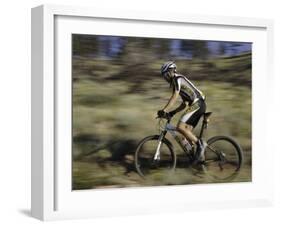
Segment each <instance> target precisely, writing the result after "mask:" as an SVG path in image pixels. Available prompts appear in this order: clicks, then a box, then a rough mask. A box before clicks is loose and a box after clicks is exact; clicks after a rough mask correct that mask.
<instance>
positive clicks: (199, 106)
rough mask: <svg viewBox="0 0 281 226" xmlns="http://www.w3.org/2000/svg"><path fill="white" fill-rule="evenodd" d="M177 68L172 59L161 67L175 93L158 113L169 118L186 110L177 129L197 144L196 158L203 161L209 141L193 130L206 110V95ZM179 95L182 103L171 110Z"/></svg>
mask: <svg viewBox="0 0 281 226" xmlns="http://www.w3.org/2000/svg"><path fill="white" fill-rule="evenodd" d="M176 69H177V66H176V64H175V63H174V62H172V61H168V62H166V63H164V64H163V66H162V67H161V74H162V76H163V77H164V79H165V80H166V81H167V82H168V83H169V84H170V87H171V88H172V89H173V95H172V96H171V98H170V100H169V101H168V103H167V104H166V106H165V107H164V108H163V109H162V110H159V111H158V113H157V114H158V116H159V117H165V118H167V117H173V116H174V115H175V114H176V113H178V112H180V111H182V110H185V111H184V113H183V115H182V116H181V118H180V120H179V122H178V124H177V130H178V131H179V132H180V133H181V134H182V135H184V136H185V137H186V139H187V140H189V141H190V142H191V143H192V144H196V153H195V159H196V161H198V162H201V163H203V162H204V160H205V157H204V152H205V148H206V146H207V143H206V142H205V141H203V140H202V139H198V138H197V137H196V136H195V135H194V134H193V132H192V130H193V129H194V128H195V127H196V125H197V124H198V121H199V119H200V117H201V116H202V115H203V114H204V113H205V111H206V104H205V96H204V94H203V93H202V92H201V91H200V90H199V89H197V88H196V87H195V86H194V85H193V84H192V83H191V82H190V81H189V80H188V79H187V78H186V77H185V76H184V75H181V74H179V73H177V70H176ZM179 96H180V97H181V99H182V103H181V105H180V106H178V107H177V108H176V109H175V110H173V111H170V112H169V110H170V109H171V108H172V107H173V106H174V104H175V103H176V100H177V99H178V97H179Z"/></svg>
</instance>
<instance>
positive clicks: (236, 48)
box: [230, 42, 241, 55]
mask: <svg viewBox="0 0 281 226" xmlns="http://www.w3.org/2000/svg"><path fill="white" fill-rule="evenodd" d="M240 47H241V43H239V42H232V43H231V44H230V49H231V52H232V54H233V55H237V54H239V53H240V51H239V48H240Z"/></svg>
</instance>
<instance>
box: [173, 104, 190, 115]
mask: <svg viewBox="0 0 281 226" xmlns="http://www.w3.org/2000/svg"><path fill="white" fill-rule="evenodd" d="M185 107H186V103H185V102H184V101H183V102H182V103H181V104H180V105H179V106H178V107H177V108H176V109H175V110H173V111H171V112H170V113H172V114H173V115H174V114H176V113H178V112H180V111H182V110H183V109H185Z"/></svg>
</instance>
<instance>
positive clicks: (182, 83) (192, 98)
mask: <svg viewBox="0 0 281 226" xmlns="http://www.w3.org/2000/svg"><path fill="white" fill-rule="evenodd" d="M172 86H173V89H174V90H176V91H179V94H180V96H181V98H182V100H183V101H185V102H188V103H189V105H191V104H193V103H195V102H196V101H197V100H199V99H200V98H205V97H204V94H203V93H202V92H201V91H200V90H199V89H197V88H196V87H195V86H194V85H193V84H192V82H190V81H189V80H188V79H187V78H186V77H185V76H184V75H181V74H176V75H175V76H174V78H173V80H172Z"/></svg>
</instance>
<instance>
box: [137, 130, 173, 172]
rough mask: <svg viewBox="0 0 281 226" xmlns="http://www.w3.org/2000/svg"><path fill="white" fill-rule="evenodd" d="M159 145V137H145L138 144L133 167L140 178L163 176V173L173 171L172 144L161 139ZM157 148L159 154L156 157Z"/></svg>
mask: <svg viewBox="0 0 281 226" xmlns="http://www.w3.org/2000/svg"><path fill="white" fill-rule="evenodd" d="M159 145H160V144H159V135H153V136H149V137H146V138H144V139H143V140H142V141H141V142H140V143H139V144H138V146H137V149H136V152H135V167H136V170H137V172H138V174H139V175H140V176H142V177H146V176H148V175H152V174H155V175H156V174H157V175H158V176H164V175H165V173H167V172H169V171H171V170H174V169H175V167H176V154H175V152H174V150H173V146H172V144H171V143H170V141H169V140H167V139H166V138H163V139H162V142H161V145H160V146H159ZM158 147H160V149H159V150H160V152H159V155H158V156H156V155H155V154H156V150H157V148H158Z"/></svg>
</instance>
